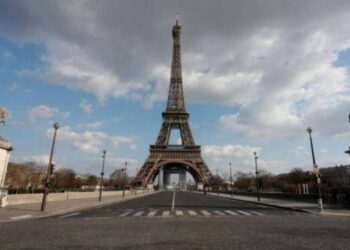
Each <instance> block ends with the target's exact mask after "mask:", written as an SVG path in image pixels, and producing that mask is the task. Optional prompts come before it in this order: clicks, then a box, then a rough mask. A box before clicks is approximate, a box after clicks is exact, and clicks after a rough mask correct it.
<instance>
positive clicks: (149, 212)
mask: <svg viewBox="0 0 350 250" xmlns="http://www.w3.org/2000/svg"><path fill="white" fill-rule="evenodd" d="M119 213H120V214H119ZM119 213H118V212H117V211H116V213H113V214H112V216H109V217H105V216H104V215H108V214H101V215H100V216H84V213H83V212H81V213H69V214H66V215H62V216H60V217H59V218H60V219H64V218H78V217H80V218H84V219H85V218H99V219H102V218H113V217H128V216H131V217H141V216H145V217H149V218H153V217H165V218H166V217H174V216H176V217H181V216H192V217H195V216H199V217H203V216H204V217H212V216H214V217H218V216H266V215H283V216H303V215H304V216H309V215H311V214H307V213H305V214H303V213H297V212H293V211H278V213H276V211H272V213H271V214H267V212H266V211H265V212H264V213H263V212H261V211H259V210H258V211H255V210H244V211H243V210H237V209H235V210H193V209H192V210H186V209H185V210H181V209H175V210H174V211H173V210H162V209H161V210H159V209H146V210H138V211H137V210H136V211H135V210H134V209H128V210H124V211H120V212H119Z"/></svg>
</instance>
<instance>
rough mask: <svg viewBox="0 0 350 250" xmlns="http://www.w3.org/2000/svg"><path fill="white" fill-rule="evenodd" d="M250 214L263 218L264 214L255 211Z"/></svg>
mask: <svg viewBox="0 0 350 250" xmlns="http://www.w3.org/2000/svg"><path fill="white" fill-rule="evenodd" d="M249 212H250V213H252V214H255V215H262V216H264V215H265V214H263V213H259V212H256V211H249Z"/></svg>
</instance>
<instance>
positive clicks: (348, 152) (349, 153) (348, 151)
mask: <svg viewBox="0 0 350 250" xmlns="http://www.w3.org/2000/svg"><path fill="white" fill-rule="evenodd" d="M348 118H349V123H350V114H349V117H348ZM344 153H345V154H348V155H349V156H350V147H349V150H347V151H345V152H344Z"/></svg>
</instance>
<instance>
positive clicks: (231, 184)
mask: <svg viewBox="0 0 350 250" xmlns="http://www.w3.org/2000/svg"><path fill="white" fill-rule="evenodd" d="M229 165H230V186H231V197H233V183H232V181H233V180H232V167H231V165H232V164H231V162H230V163H229Z"/></svg>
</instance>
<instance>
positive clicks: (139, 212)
mask: <svg viewBox="0 0 350 250" xmlns="http://www.w3.org/2000/svg"><path fill="white" fill-rule="evenodd" d="M142 214H143V211H138V212H136V213H134V215H133V216H141V215H142Z"/></svg>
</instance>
